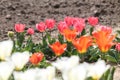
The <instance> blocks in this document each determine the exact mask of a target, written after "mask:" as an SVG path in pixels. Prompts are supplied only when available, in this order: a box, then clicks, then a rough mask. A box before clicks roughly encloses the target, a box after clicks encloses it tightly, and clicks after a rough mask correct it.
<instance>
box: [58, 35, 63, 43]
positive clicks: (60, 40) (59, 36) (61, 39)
mask: <svg viewBox="0 0 120 80" xmlns="http://www.w3.org/2000/svg"><path fill="white" fill-rule="evenodd" d="M58 40H59V42H60V43H64V37H63V35H61V34H59V35H58Z"/></svg>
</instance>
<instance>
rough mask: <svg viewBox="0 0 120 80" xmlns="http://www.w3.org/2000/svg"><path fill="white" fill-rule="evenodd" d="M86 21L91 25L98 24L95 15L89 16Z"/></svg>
mask: <svg viewBox="0 0 120 80" xmlns="http://www.w3.org/2000/svg"><path fill="white" fill-rule="evenodd" d="M88 22H89V24H90V25H91V26H96V25H97V24H98V18H97V17H89V18H88Z"/></svg>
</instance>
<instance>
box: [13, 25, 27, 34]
mask: <svg viewBox="0 0 120 80" xmlns="http://www.w3.org/2000/svg"><path fill="white" fill-rule="evenodd" d="M24 29H25V25H24V24H15V31H16V32H18V33H21V32H24Z"/></svg>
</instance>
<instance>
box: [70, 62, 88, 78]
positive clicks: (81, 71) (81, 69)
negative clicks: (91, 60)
mask: <svg viewBox="0 0 120 80" xmlns="http://www.w3.org/2000/svg"><path fill="white" fill-rule="evenodd" d="M86 66H89V65H88V64H87V65H86V64H80V65H78V66H76V67H74V68H72V69H71V70H70V72H69V73H68V78H69V79H68V80H85V79H86V75H87V68H86ZM76 73H77V74H76Z"/></svg>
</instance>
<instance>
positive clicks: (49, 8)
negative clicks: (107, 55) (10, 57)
mask: <svg viewBox="0 0 120 80" xmlns="http://www.w3.org/2000/svg"><path fill="white" fill-rule="evenodd" d="M65 16H76V17H83V18H84V17H89V16H97V17H99V20H100V23H101V24H104V25H111V26H115V27H118V26H120V0H0V29H1V30H0V40H3V39H5V38H6V37H7V35H6V34H7V31H10V30H14V24H15V23H23V24H26V26H27V28H28V27H33V28H35V24H36V23H39V22H40V21H44V20H45V19H46V18H54V19H55V20H57V21H59V20H63V18H64V17H65Z"/></svg>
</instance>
